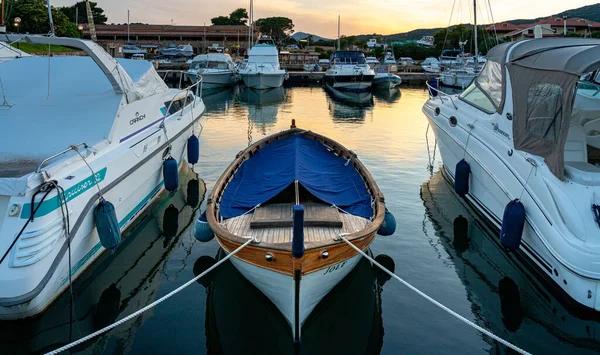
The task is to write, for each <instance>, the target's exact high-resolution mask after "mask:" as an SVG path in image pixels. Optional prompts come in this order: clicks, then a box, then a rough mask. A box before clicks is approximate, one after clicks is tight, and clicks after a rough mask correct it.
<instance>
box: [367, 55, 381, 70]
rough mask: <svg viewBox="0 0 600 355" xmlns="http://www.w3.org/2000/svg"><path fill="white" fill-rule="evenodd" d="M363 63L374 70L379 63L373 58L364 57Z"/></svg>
mask: <svg viewBox="0 0 600 355" xmlns="http://www.w3.org/2000/svg"><path fill="white" fill-rule="evenodd" d="M365 61H366V62H367V64H368V65H369V66H370V67H371V68H375V66H376V65H379V61H378V60H377V58H375V57H366V58H365Z"/></svg>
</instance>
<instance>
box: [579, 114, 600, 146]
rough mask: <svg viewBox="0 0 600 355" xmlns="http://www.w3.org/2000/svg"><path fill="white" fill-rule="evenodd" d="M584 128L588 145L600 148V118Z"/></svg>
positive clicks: (588, 123)
mask: <svg viewBox="0 0 600 355" xmlns="http://www.w3.org/2000/svg"><path fill="white" fill-rule="evenodd" d="M583 128H584V130H585V132H586V134H587V144H588V145H591V146H592V147H594V148H600V118H598V119H595V120H592V121H589V122H587V123H586V124H584V125H583Z"/></svg>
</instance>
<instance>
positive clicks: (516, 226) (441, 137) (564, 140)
mask: <svg viewBox="0 0 600 355" xmlns="http://www.w3.org/2000/svg"><path fill="white" fill-rule="evenodd" d="M599 53H600V41H599V40H595V39H594V40H592V39H579V38H577V39H576V38H543V39H534V40H525V41H518V42H510V43H505V44H501V45H499V46H496V47H494V48H492V49H491V50H490V52H489V53H488V56H487V60H488V61H487V63H486V65H485V67H484V68H483V70H482V71H481V73H480V74H479V76H478V77H477V78H476V79H475V81H474V82H473V83H472V84H471V85H470V86H469V87H468V88H467V89H466V90H465V91H464V92H463V93H462V94H460V95H453V96H450V95H445V94H443V93H441V92H439V91H437V90H436V89H434V88H431V86H430V95H431V97H430V99H429V100H428V101H427V102H426V103H425V105H424V107H423V112H424V113H425V115H426V116H427V118H428V120H429V123H430V125H431V127H432V128H433V131H434V132H435V135H436V139H437V143H438V146H439V151H440V153H441V156H442V160H443V163H444V170H445V173H446V174H447V175H448V176H449V178H450V179H451V180H452V181H454V184H455V189H456V191H457V193H458V194H459V195H462V196H464V198H465V199H466V200H467V201H468V202H469V203H470V204H472V205H473V206H474V208H475V209H476V210H477V211H479V213H480V214H481V215H483V216H484V217H486V218H487V219H488V221H489V222H490V224H491V225H493V226H495V227H496V228H497V229H499V230H501V233H500V242H501V244H502V245H503V246H504V247H505V248H506V249H507V250H514V251H515V252H516V253H517V254H519V255H520V256H523V257H524V258H525V259H526V260H527V261H528V263H529V264H531V265H533V266H535V270H537V271H538V272H539V274H540V275H541V276H543V278H545V279H547V280H549V285H551V286H552V287H553V288H555V289H557V290H559V292H560V293H561V294H563V295H567V296H568V297H566V299H567V300H569V301H572V303H574V304H576V305H578V306H583V308H584V309H585V308H587V309H592V310H597V311H600V295H599V294H598V292H599V291H600V263H598V260H600V167H599V165H598V164H599V163H600V155H599V154H598V152H599V151H600V150H599V149H600V144H599V142H598V140H597V137H598V132H600V118H599V117H600V100H599V99H598V98H597V97H594V96H592V95H588V93H590V92H598V90H599V89H600V85H597V84H596V83H594V82H591V81H590V82H588V83H586V85H585V86H586V87H585V88H582V90H579V89H578V87H579V86H582V87H583V86H584V85H581V83H580V78H581V77H582V76H585V75H589V76H591V77H592V78H593V77H597V72H598V70H600V55H599ZM549 73H551V75H549ZM589 73H593V74H589ZM590 85H593V86H595V87H594V88H592V89H591V90H590V89H588V88H587V87H589V86H590Z"/></svg>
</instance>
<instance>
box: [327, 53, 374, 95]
mask: <svg viewBox="0 0 600 355" xmlns="http://www.w3.org/2000/svg"><path fill="white" fill-rule="evenodd" d="M374 77H375V71H374V70H373V69H372V68H371V67H370V66H369V65H368V64H367V61H366V59H365V54H364V53H363V52H361V51H336V52H334V53H333V54H332V55H331V67H330V68H329V69H327V71H326V72H325V84H326V85H328V86H330V87H332V88H334V89H336V90H350V91H364V90H368V89H369V88H371V85H372V84H373V78H374Z"/></svg>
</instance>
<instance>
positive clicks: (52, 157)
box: [35, 142, 88, 174]
mask: <svg viewBox="0 0 600 355" xmlns="http://www.w3.org/2000/svg"><path fill="white" fill-rule="evenodd" d="M80 146H83V147H84V148H86V149H87V148H88V145H87V144H86V143H85V142H81V143H78V144H74V145H72V146H70V147H69V148H67V149H65V150H63V151H62V152H59V153H56V154H54V155H53V156H50V157H48V158H46V159H44V160H42V161H41V162H40V163H39V164H38V167H37V169H35V173H36V174H39V173H40V172H41V171H42V168H43V167H44V164H46V163H47V162H49V161H50V160H53V159H56V158H58V157H59V156H61V155H63V154H66V153H68V152H70V151H72V150H76V149H77V148H78V147H80Z"/></svg>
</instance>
